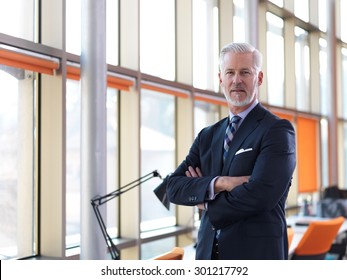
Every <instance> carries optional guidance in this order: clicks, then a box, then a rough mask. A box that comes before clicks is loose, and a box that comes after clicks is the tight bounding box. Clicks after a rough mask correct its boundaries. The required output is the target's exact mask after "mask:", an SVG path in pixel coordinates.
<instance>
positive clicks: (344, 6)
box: [339, 0, 347, 43]
mask: <svg viewBox="0 0 347 280" xmlns="http://www.w3.org/2000/svg"><path fill="white" fill-rule="evenodd" d="M346 11H347V1H346V0H340V15H339V16H340V30H341V40H342V41H344V42H346V43H347V28H346V26H347V17H346Z"/></svg>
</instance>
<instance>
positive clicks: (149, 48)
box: [140, 0, 176, 80]
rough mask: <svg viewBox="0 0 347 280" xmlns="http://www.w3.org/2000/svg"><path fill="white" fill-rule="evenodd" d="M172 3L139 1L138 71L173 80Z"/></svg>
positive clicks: (173, 7)
mask: <svg viewBox="0 0 347 280" xmlns="http://www.w3.org/2000/svg"><path fill="white" fill-rule="evenodd" d="M175 60H176V56H175V1H174V0H141V1H140V68H141V71H142V72H145V73H147V74H151V75H154V76H158V77H160V78H163V79H167V80H175Z"/></svg>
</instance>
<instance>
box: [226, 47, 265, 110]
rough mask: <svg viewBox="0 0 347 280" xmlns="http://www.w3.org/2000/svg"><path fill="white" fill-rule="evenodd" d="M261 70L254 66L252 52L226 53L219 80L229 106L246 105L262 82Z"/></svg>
mask: <svg viewBox="0 0 347 280" xmlns="http://www.w3.org/2000/svg"><path fill="white" fill-rule="evenodd" d="M262 81H263V72H261V71H260V72H259V73H257V72H256V70H255V68H254V62H253V54H252V53H226V54H225V56H224V63H223V65H222V69H221V72H220V73H219V82H220V86H221V89H222V91H223V93H224V95H225V98H226V99H227V101H228V104H229V106H231V107H246V108H247V107H248V106H249V105H250V104H251V103H252V102H253V101H254V100H255V99H256V98H257V93H258V87H259V86H260V85H261V84H262Z"/></svg>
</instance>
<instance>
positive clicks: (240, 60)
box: [224, 53, 254, 69]
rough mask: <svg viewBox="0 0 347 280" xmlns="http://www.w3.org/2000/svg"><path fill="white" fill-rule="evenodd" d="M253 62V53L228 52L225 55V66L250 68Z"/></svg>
mask: <svg viewBox="0 0 347 280" xmlns="http://www.w3.org/2000/svg"><path fill="white" fill-rule="evenodd" d="M253 64H254V63H253V55H252V53H227V54H226V55H225V56H224V67H225V68H233V69H234V68H235V69H250V68H252V67H253Z"/></svg>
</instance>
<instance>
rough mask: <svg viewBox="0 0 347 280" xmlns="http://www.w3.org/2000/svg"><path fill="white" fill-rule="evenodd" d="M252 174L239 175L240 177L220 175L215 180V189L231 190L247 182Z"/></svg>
mask: <svg viewBox="0 0 347 280" xmlns="http://www.w3.org/2000/svg"><path fill="white" fill-rule="evenodd" d="M249 177H250V176H238V177H229V176H220V177H218V178H217V180H216V181H215V182H214V191H215V193H219V192H223V191H227V192H230V191H231V190H232V189H234V188H235V187H236V186H239V185H242V184H243V183H247V182H248V180H249Z"/></svg>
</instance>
